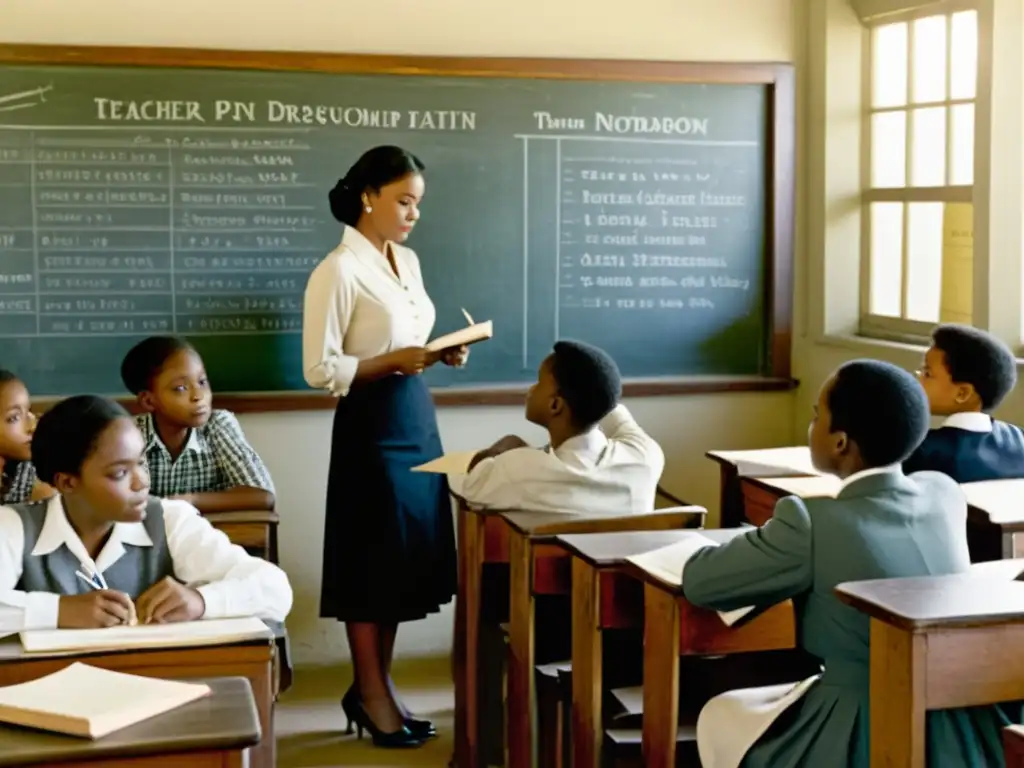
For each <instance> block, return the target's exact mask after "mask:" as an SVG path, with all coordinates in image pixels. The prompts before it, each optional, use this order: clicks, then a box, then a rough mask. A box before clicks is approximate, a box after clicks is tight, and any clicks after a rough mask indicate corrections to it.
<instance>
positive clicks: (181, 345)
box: [121, 336, 274, 512]
mask: <svg viewBox="0 0 1024 768" xmlns="http://www.w3.org/2000/svg"><path fill="white" fill-rule="evenodd" d="M121 379H122V381H124V385H125V386H126V387H127V388H128V391H129V392H131V393H132V394H134V395H135V396H136V397H137V398H138V400H139V404H140V405H141V406H142V408H143V410H145V413H143V414H141V415H140V416H138V417H137V423H138V426H139V429H140V430H141V431H142V437H143V439H144V440H145V441H146V460H147V461H148V462H149V472H150V481H151V483H152V488H151V491H152V493H153V495H154V496H160V497H163V498H174V499H182V500H184V501H187V502H188V503H189V504H192V505H193V506H194V507H196V509H198V510H199V511H200V512H237V511H250V510H270V509H273V508H274V483H273V481H272V480H271V479H270V473H269V472H268V471H267V468H266V467H265V466H264V464H263V461H262V460H261V459H260V457H259V455H258V454H257V453H256V451H255V450H253V448H252V446H251V445H249V443H248V442H247V441H246V439H245V435H244V434H242V427H241V426H240V425H239V423H238V419H236V418H235V415H234V414H233V413H231V411H225V410H221V409H212V408H211V406H210V403H211V399H212V394H211V391H210V381H209V379H208V378H207V376H206V369H205V368H204V367H203V360H202V358H201V357H200V356H199V353H198V352H196V351H195V349H193V348H192V345H191V344H189V343H188V342H187V341H185V340H184V339H179V338H176V337H174V336H151V337H150V338H148V339H146V340H144V341H141V342H139V343H138V344H136V345H135V346H134V347H132V349H131V350H129V352H128V354H127V355H126V356H125V358H124V361H123V362H122V363H121Z"/></svg>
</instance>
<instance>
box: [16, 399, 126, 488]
mask: <svg viewBox="0 0 1024 768" xmlns="http://www.w3.org/2000/svg"><path fill="white" fill-rule="evenodd" d="M127 418H131V416H130V415H129V414H128V411H126V410H125V409H124V408H123V407H121V406H120V405H118V404H117V403H115V402H114V401H113V400H108V399H107V398H105V397H100V396H98V395H75V396H74V397H69V398H67V399H66V400H61V401H60V402H59V403H57V404H56V405H55V406H53V407H52V408H51V409H50V410H48V411H46V413H44V414H43V415H42V416H40V417H39V423H38V424H37V425H36V431H35V434H34V435H32V463H33V464H34V465H35V468H36V474H37V475H38V476H39V479H40V480H42V481H43V482H44V483H48V484H49V485H53V484H54V481H55V478H56V477H57V474H58V473H61V472H63V473H64V474H68V475H77V474H79V472H81V470H82V463H83V462H84V461H85V460H86V459H87V458H88V457H89V454H91V453H92V452H93V450H95V448H96V440H97V439H98V438H99V436H100V435H101V434H102V433H103V430H105V429H106V428H107V427H108V426H109V425H110V424H111V423H112V422H114V421H117V420H118V419H127Z"/></svg>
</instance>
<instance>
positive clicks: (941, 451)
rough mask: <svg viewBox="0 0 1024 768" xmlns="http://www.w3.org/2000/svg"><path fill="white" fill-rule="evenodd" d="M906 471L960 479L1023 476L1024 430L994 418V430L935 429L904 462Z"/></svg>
mask: <svg viewBox="0 0 1024 768" xmlns="http://www.w3.org/2000/svg"><path fill="white" fill-rule="evenodd" d="M903 471H904V472H906V473H907V474H910V473H911V472H920V471H932V472H942V473H943V474H945V475H948V476H949V477H951V478H953V479H954V480H956V481H957V482H958V483H976V482H980V481H982V480H1012V479H1017V478H1024V432H1022V431H1021V430H1020V428H1019V427H1017V426H1016V425H1014V424H1007V423H1006V422H1003V421H996V420H995V419H993V420H992V431H991V432H972V431H970V430H966V429H959V428H958V427H940V428H939V429H933V430H931V431H929V432H928V435H927V437H925V439H924V442H923V443H921V445H920V446H919V447H918V449H917V450H916V451H914V453H913V455H911V456H910V458H908V459H907V460H906V461H905V462H904V464H903Z"/></svg>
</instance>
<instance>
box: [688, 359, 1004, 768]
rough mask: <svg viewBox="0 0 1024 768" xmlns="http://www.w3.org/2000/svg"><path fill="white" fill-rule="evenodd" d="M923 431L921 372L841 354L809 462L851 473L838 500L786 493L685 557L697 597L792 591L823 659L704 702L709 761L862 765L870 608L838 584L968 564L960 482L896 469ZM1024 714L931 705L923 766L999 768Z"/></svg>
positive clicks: (758, 600) (752, 765) (701, 740)
mask: <svg viewBox="0 0 1024 768" xmlns="http://www.w3.org/2000/svg"><path fill="white" fill-rule="evenodd" d="M927 429H928V403H927V400H926V398H925V395H924V392H923V390H922V389H921V387H920V386H919V385H918V384H917V382H915V381H914V378H913V376H911V375H910V374H909V373H907V372H906V371H903V370H900V369H899V368H896V367H895V366H892V365H889V364H888V363H883V362H878V361H870V360H856V361H853V362H850V363H847V364H846V365H844V366H842V367H841V368H839V369H838V370H837V371H836V372H835V374H833V376H832V377H831V378H830V379H829V380H828V381H827V382H825V384H824V386H823V387H822V388H821V393H820V395H819V397H818V401H817V404H816V406H815V409H814V416H813V418H812V419H811V425H810V429H809V431H808V443H809V444H810V449H811V457H812V460H813V461H814V465H815V466H816V467H817V468H818V469H819V470H821V471H822V472H827V473H830V474H834V475H836V476H837V477H839V478H841V479H842V480H843V484H842V489H841V490H840V491H839V493H838V495H837V497H836V498H809V499H801V498H797V497H793V496H790V497H787V498H784V499H781V500H780V501H779V502H778V504H777V505H776V507H775V514H774V516H773V517H772V519H771V520H769V521H768V522H767V523H765V524H764V525H763V526H761V527H760V528H758V529H755V530H752V531H750V532H749V533H746V534H744V535H742V536H740V537H738V538H736V539H733V540H732V541H731V542H729V543H728V544H725V545H723V546H721V547H706V548H703V549H700V550H699V551H697V552H696V553H695V554H693V555H692V557H691V558H690V559H689V560H688V561H687V563H686V565H685V568H684V572H683V588H684V591H685V594H686V598H687V599H688V600H689V601H690V602H692V603H693V604H695V605H698V606H703V607H706V608H711V609H714V610H719V611H728V610H735V609H738V608H742V607H745V606H754V607H755V608H757V609H763V608H767V607H768V606H771V605H773V604H775V603H779V602H782V601H783V600H787V599H790V598H791V599H792V600H793V602H794V607H795V609H796V615H797V626H798V628H799V632H798V637H799V643H800V646H801V648H803V649H804V650H806V651H807V652H809V653H811V654H812V655H813V656H815V657H817V658H819V659H821V663H822V672H821V674H819V675H815V676H813V677H811V678H808V679H807V680H804V681H802V682H800V683H796V684H786V685H781V686H770V687H767V688H754V689H747V690H740V691H729V692H727V693H724V694H722V695H721V696H717V697H715V698H714V699H712V700H711V701H710V702H708V704H707V705H705V707H704V709H703V710H702V711H701V714H700V718H699V721H698V725H697V740H698V746H699V748H700V753H701V761H702V765H704V767H705V768H736V767H737V766H743V768H761V767H762V766H763V768H769V767H770V768H795V767H796V766H814V767H815V768H818V766H821V768H826V766H827V768H844V767H847V766H848V767H849V768H868V765H869V757H868V755H869V750H868V746H869V744H868V738H869V719H870V717H869V715H870V713H869V697H868V677H869V675H868V659H869V619H868V617H867V616H866V615H864V614H862V613H860V612H859V611H857V610H855V609H853V608H851V607H849V606H846V605H844V604H843V603H841V602H839V600H838V599H837V598H836V597H835V595H834V594H833V591H832V590H833V588H834V587H835V586H836V585H837V584H839V583H841V582H845V581H858V580H864V579H883V578H900V577H910V576H929V575H942V574H951V573H958V572H962V571H965V570H967V569H968V568H969V567H970V560H969V558H968V555H967V541H966V534H965V521H966V516H967V503H966V500H965V499H964V495H963V492H962V491H961V489H960V487H959V486H958V485H957V484H956V483H955V482H953V480H951V479H950V478H949V477H947V476H945V475H942V474H939V473H937V472H919V473H917V474H914V475H912V476H909V477H908V476H906V475H904V474H903V472H902V470H901V469H900V463H901V462H902V461H903V460H904V459H906V457H907V456H908V455H909V454H910V452H911V451H912V450H913V449H914V447H915V446H916V445H918V444H919V443H920V442H921V439H922V438H923V437H924V435H925V432H926V431H927ZM1013 710H1016V711H1013ZM1019 716H1020V707H1019V706H1016V707H1010V706H1007V707H996V706H990V707H974V708H970V709H955V710H944V711H937V712H929V713H928V716H927V739H928V765H929V766H930V767H931V768H954V767H955V768H969V767H971V766H995V765H1001V764H1002V746H1001V743H1000V727H1001V726H1003V725H1006V724H1008V723H1010V722H1011V719H1012V720H1013V721H1014V722H1018V721H1019Z"/></svg>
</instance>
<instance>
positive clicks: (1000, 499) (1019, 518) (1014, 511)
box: [960, 480, 1024, 530]
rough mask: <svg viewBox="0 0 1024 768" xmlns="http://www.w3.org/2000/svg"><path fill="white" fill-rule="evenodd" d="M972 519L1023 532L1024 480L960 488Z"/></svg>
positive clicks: (978, 484)
mask: <svg viewBox="0 0 1024 768" xmlns="http://www.w3.org/2000/svg"><path fill="white" fill-rule="evenodd" d="M960 487H961V488H963V490H964V494H965V495H966V496H967V503H968V504H969V505H970V511H971V515H972V517H975V518H977V517H979V516H981V517H983V519H984V520H985V522H988V523H991V524H992V525H998V526H1001V527H1003V528H1007V529H1010V530H1014V529H1020V530H1024V480H987V481H985V482H981V483H964V484H963V485H961V486H960Z"/></svg>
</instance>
